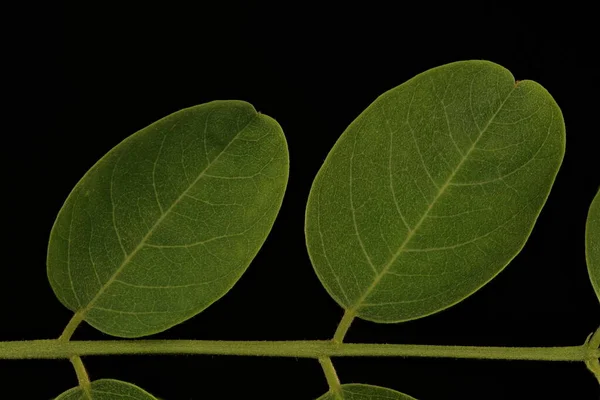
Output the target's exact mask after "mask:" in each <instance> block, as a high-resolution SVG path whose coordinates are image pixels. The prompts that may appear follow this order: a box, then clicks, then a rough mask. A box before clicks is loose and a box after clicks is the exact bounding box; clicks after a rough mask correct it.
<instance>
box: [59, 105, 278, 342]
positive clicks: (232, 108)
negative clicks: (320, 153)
mask: <svg viewBox="0 0 600 400" xmlns="http://www.w3.org/2000/svg"><path fill="white" fill-rule="evenodd" d="M288 163H289V162H288V152H287V145H286V141H285V138H284V136H283V132H282V130H281V127H280V126H279V124H278V123H277V122H276V121H275V120H274V119H272V118H270V117H268V116H266V115H263V114H260V113H257V112H256V111H255V109H254V108H253V107H252V106H251V105H250V104H248V103H246V102H242V101H233V100H232V101H214V102H210V103H206V104H202V105H199V106H195V107H191V108H187V109H184V110H181V111H178V112H176V113H174V114H171V115H169V116H167V117H165V118H163V119H161V120H159V121H157V122H155V123H153V124H151V125H150V126H148V127H146V128H144V129H142V130H140V131H138V132H136V133H135V134H133V135H132V136H130V137H128V138H127V139H125V140H124V141H123V142H121V143H120V144H119V145H117V146H116V147H115V148H113V149H112V150H111V151H109V152H108V153H107V154H106V155H105V156H104V157H103V158H102V159H100V160H99V161H98V162H97V163H96V164H95V165H94V166H93V167H92V168H91V169H90V170H89V171H88V172H87V173H86V174H85V176H84V177H83V178H82V179H81V180H80V181H79V183H77V185H76V186H75V188H74V189H73V191H72V192H71V194H70V195H69V197H68V198H67V200H66V202H65V204H64V205H63V207H62V209H61V210H60V212H59V214H58V217H57V219H56V221H55V223H54V226H53V228H52V232H51V234H50V243H49V246H48V258H47V262H48V278H49V280H50V284H51V285H52V289H53V290H54V293H55V294H56V296H57V297H58V298H59V299H60V301H61V302H62V303H63V304H64V305H65V306H66V307H68V308H69V309H71V310H73V311H75V312H77V313H79V315H80V316H81V317H82V318H83V319H84V320H85V321H87V322H88V323H89V324H90V325H92V326H94V327H95V328H97V329H99V330H100V331H102V332H105V333H107V334H110V335H114V336H121V337H140V336H144V335H149V334H153V333H157V332H161V331H163V330H165V329H168V328H169V327H171V326H173V325H176V324H178V323H180V322H182V321H184V320H186V319H188V318H191V317H192V316H194V315H196V314H197V313H199V312H200V311H202V310H203V309H205V308H206V307H208V306H209V305H210V304H212V303H213V302H215V301H216V300H217V299H219V298H220V297H221V296H223V295H224V294H225V293H227V291H229V289H230V288H231V287H232V286H233V285H234V284H235V282H236V281H237V280H238V279H239V278H240V276H241V275H242V274H243V273H244V271H245V270H246V268H247V267H248V265H249V264H250V262H251V261H252V259H253V258H254V257H255V256H256V254H257V252H258V250H259V249H260V247H261V246H262V244H263V243H264V241H265V240H266V238H267V235H268V233H269V231H270V230H271V228H272V226H273V223H274V221H275V218H276V216H277V213H278V211H279V208H280V206H281V202H282V199H283V195H284V192H285V188H286V184H287V178H288V169H289V168H288Z"/></svg>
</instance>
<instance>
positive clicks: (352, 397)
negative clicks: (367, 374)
mask: <svg viewBox="0 0 600 400" xmlns="http://www.w3.org/2000/svg"><path fill="white" fill-rule="evenodd" d="M317 400H416V399H415V398H414V397H411V396H409V395H406V394H404V393H400V392H397V391H395V390H392V389H387V388H384V387H380V386H373V385H365V384H362V383H348V384H344V385H341V392H340V393H338V394H337V396H336V394H334V393H331V392H328V393H325V394H324V395H323V396H321V397H319V398H318V399H317Z"/></svg>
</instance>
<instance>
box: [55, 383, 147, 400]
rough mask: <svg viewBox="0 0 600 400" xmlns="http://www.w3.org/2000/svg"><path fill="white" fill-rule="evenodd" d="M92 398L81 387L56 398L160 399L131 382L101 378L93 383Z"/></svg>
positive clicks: (57, 399) (81, 399) (74, 399)
mask: <svg viewBox="0 0 600 400" xmlns="http://www.w3.org/2000/svg"><path fill="white" fill-rule="evenodd" d="M91 387H92V398H91V399H88V398H87V396H85V395H84V393H83V390H81V388H79V387H74V388H73V389H69V390H67V391H66V392H64V393H63V394H61V395H60V396H58V397H57V398H56V399H55V400H120V399H122V400H158V399H157V398H156V397H154V396H152V395H151V394H150V393H148V392H146V391H145V390H143V389H141V388H139V387H137V386H135V385H132V384H131V383H127V382H123V381H117V380H115V379H99V380H97V381H93V382H92V383H91Z"/></svg>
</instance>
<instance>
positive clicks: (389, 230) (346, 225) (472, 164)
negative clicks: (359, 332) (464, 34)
mask: <svg viewBox="0 0 600 400" xmlns="http://www.w3.org/2000/svg"><path fill="white" fill-rule="evenodd" d="M564 149H565V128H564V122H563V118H562V114H561V111H560V109H559V108H558V106H557V105H556V103H555V102H554V100H553V99H552V97H551V96H550V94H549V93H548V92H547V91H546V90H545V89H544V88H543V87H542V86H540V85H539V84H537V83H535V82H532V81H520V82H515V80H514V78H513V76H512V74H511V73H510V72H509V71H508V70H506V69H504V68H503V67H501V66H499V65H496V64H494V63H491V62H488V61H463V62H456V63H452V64H448V65H444V66H441V67H438V68H434V69H431V70H429V71H426V72H424V73H422V74H420V75H417V76H416V77H414V78H412V79H410V80H409V81H407V82H405V83H404V84H402V85H400V86H398V87H396V88H394V89H392V90H390V91H388V92H386V93H384V94H383V95H381V96H380V97H379V98H377V99H376V100H375V102H373V103H372V104H371V105H370V106H369V107H368V108H367V109H366V110H365V111H364V112H363V113H362V114H361V115H360V116H359V117H358V118H357V119H356V120H355V121H354V122H352V124H350V126H349V127H348V128H347V129H346V131H345V132H344V133H343V135H342V136H341V137H340V139H339V140H338V141H337V143H336V144H335V146H334V147H333V149H332V150H331V152H330V153H329V155H328V156H327V159H326V160H325V162H324V164H323V166H322V168H321V169H320V171H319V172H318V174H317V177H316V178H315V181H314V183H313V186H312V189H311V192H310V196H309V199H308V205H307V210H306V240H307V247H308V251H309V254H310V257H311V260H312V263H313V266H314V268H315V271H316V273H317V275H318V277H319V279H320V280H321V282H322V283H323V285H324V286H325V288H326V289H327V291H328V292H329V294H330V295H331V296H332V297H333V298H334V299H335V300H336V301H337V302H338V303H339V304H340V305H341V306H342V307H344V308H345V309H346V310H347V312H349V313H351V315H352V314H354V315H357V316H359V317H361V318H363V319H366V320H371V321H376V322H401V321H407V320H411V319H416V318H421V317H424V316H426V315H429V314H433V313H435V312H438V311H441V310H443V309H445V308H447V307H450V306H452V305H453V304H456V303H458V302H460V301H461V300H463V299H465V298H466V297H467V296H469V295H471V294H473V293H474V292H475V291H477V290H478V289H479V288H481V287H482V286H483V285H484V284H486V283H487V282H489V281H490V280H491V279H492V278H494V277H495V276H496V275H497V274H498V273H499V272H500V271H502V269H504V267H505V266H506V265H507V264H508V263H509V262H510V261H511V260H512V259H513V258H514V257H515V256H516V255H517V253H518V252H519V251H520V250H521V249H522V248H523V246H524V244H525V241H526V240H527V237H528V236H529V234H530V233H531V231H532V229H533V226H534V223H535V221H536V219H537V217H538V215H539V213H540V210H541V209H542V206H543V205H544V203H545V201H546V198H547V197H548V194H549V192H550V188H551V186H552V184H553V182H554V179H555V177H556V174H557V171H558V169H559V167H560V164H561V162H562V158H563V154H564Z"/></svg>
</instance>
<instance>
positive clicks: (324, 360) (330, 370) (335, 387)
mask: <svg viewBox="0 0 600 400" xmlns="http://www.w3.org/2000/svg"><path fill="white" fill-rule="evenodd" d="M319 363H320V364H321V367H322V368H323V372H324V373H325V378H326V379H327V384H328V385H329V392H330V393H332V394H333V395H334V398H335V399H336V400H342V394H341V385H340V380H339V379H338V376H337V373H336V372H335V368H334V367H333V363H332V362H331V358H329V357H319Z"/></svg>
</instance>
